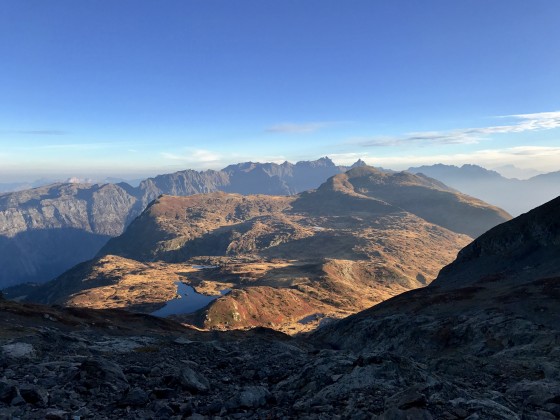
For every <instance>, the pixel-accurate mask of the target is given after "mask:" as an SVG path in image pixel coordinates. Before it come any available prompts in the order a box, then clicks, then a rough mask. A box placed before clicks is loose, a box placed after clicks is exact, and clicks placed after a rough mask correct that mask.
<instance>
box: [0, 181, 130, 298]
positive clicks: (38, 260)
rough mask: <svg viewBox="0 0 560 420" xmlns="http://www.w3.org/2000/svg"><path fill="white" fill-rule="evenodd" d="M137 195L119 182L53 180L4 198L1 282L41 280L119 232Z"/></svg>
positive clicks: (88, 255)
mask: <svg viewBox="0 0 560 420" xmlns="http://www.w3.org/2000/svg"><path fill="white" fill-rule="evenodd" d="M136 204H137V198H136V197H135V196H134V195H131V194H130V193H129V192H128V191H127V190H126V189H124V188H123V187H121V186H118V185H113V184H106V185H77V184H54V185H49V186H45V187H40V188H35V189H32V190H26V191H21V192H16V193H11V194H4V195H1V196H0V265H1V266H2V271H1V273H0V286H2V287H6V286H10V285H14V284H18V283H22V282H27V281H29V282H42V281H47V280H49V279H50V278H52V277H53V276H56V275H58V274H60V273H61V272H62V271H64V270H66V269H68V268H69V266H71V265H74V264H77V263H78V262H81V261H84V260H85V259H89V258H91V257H93V256H94V255H95V252H96V251H97V250H98V249H99V247H101V246H102V245H103V244H104V243H105V242H106V241H107V240H108V239H109V238H110V237H112V236H116V235H119V234H121V233H122V232H123V229H124V227H125V226H126V224H127V223H128V222H129V221H130V218H131V214H132V213H133V211H134V209H136V208H137V207H136Z"/></svg>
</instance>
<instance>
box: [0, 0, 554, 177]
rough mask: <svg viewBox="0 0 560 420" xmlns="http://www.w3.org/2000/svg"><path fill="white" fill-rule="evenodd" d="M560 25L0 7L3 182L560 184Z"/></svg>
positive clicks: (344, 13)
mask: <svg viewBox="0 0 560 420" xmlns="http://www.w3.org/2000/svg"><path fill="white" fill-rule="evenodd" d="M559 21H560V2H558V1H557V0H532V1H530V2H528V1H521V0H468V1H467V0H456V1H449V0H438V1H435V0H427V1H422V2H420V1H416V0H406V1H405V0H392V1H384V2H381V1H370V0H368V1H357V0H356V1H353V0H350V1H340V0H339V1H331V0H305V1H302V0H282V1H268V0H255V1H245V0H237V1H226V0H221V1H215V0H204V1H202V0H196V1H194V0H193V1H189V0H184V1H165V2H157V1H147V0H134V1H128V0H119V1H112V0H98V1H92V0H82V1H75V0H67V1H61V0H51V1H48V2H46V1H44V0H25V1H21V0H0V57H1V63H2V64H1V65H0V182H3V181H8V180H16V179H35V178H37V177H41V176H45V177H49V176H54V177H56V176H71V175H75V176H84V177H85V176H90V177H91V176H93V177H95V176H105V175H115V176H125V177H127V176H130V177H135V176H144V175H152V174H157V173H164V172H172V171H176V170H180V169H185V168H193V169H205V168H221V167H223V166H225V165H227V164H229V163H234V162H238V161H245V160H253V161H278V162H281V161H283V160H290V161H296V160H302V159H316V158H318V157H321V156H325V155H328V156H330V157H331V158H333V160H335V162H337V163H344V164H345V163H351V162H352V161H354V160H356V159H357V158H359V157H362V158H363V159H364V160H366V161H367V162H368V163H370V164H373V165H379V166H385V167H391V168H395V169H402V168H406V167H408V166H411V165H419V164H423V163H426V164H429V163H435V162H444V163H454V164H462V163H479V164H482V165H485V166H487V167H497V166H500V165H503V164H515V165H517V166H519V167H524V168H529V167H531V168H535V169H538V170H541V171H552V170H560V95H559V92H560V42H558V40H560V25H558V22H559Z"/></svg>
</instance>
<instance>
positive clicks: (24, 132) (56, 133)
mask: <svg viewBox="0 0 560 420" xmlns="http://www.w3.org/2000/svg"><path fill="white" fill-rule="evenodd" d="M0 133H2V134H19V135H32V136H65V135H67V134H69V132H68V131H64V130H0Z"/></svg>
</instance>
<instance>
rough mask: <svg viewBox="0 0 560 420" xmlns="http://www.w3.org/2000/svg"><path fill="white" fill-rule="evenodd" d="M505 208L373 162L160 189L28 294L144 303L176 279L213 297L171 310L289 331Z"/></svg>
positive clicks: (422, 262) (378, 293) (93, 302)
mask: <svg viewBox="0 0 560 420" xmlns="http://www.w3.org/2000/svg"><path fill="white" fill-rule="evenodd" d="M404 209H407V210H408V211H406V210H404ZM445 209H448V212H452V213H453V216H449V215H448V214H447V213H446V211H445ZM419 215H421V216H422V217H419ZM506 217H507V214H506V213H504V212H502V211H501V210H499V209H496V208H493V207H491V206H488V205H486V204H484V203H482V202H480V201H478V200H476V199H473V198H471V197H468V196H464V195H461V194H459V193H457V192H455V191H450V190H449V189H448V188H447V187H445V186H444V185H442V184H440V183H437V182H435V181H433V180H431V179H428V178H426V177H418V176H414V175H411V174H404V173H395V174H386V173H383V172H380V171H378V170H376V169H373V168H369V167H360V168H355V169H352V170H350V171H349V172H347V173H346V174H340V175H336V176H335V177H332V178H330V179H329V180H328V181H327V182H326V183H325V184H323V185H322V186H321V187H320V188H319V189H318V190H317V191H312V192H306V193H303V194H300V195H297V196H290V197H288V196H264V195H256V196H241V195H236V194H225V193H211V194H202V195H193V196H188V197H170V196H163V197H160V198H159V199H158V200H156V201H155V202H154V203H153V204H152V205H151V206H150V207H149V208H148V209H147V210H146V211H145V212H144V213H143V214H142V215H141V216H140V217H139V218H137V219H136V220H135V221H134V222H133V223H132V224H131V225H130V226H129V227H128V229H127V230H126V232H125V233H124V234H123V235H121V236H120V237H118V238H114V239H112V240H111V241H109V243H108V244H107V245H106V246H105V247H104V248H103V249H102V250H101V252H100V256H99V258H97V259H96V260H94V261H92V262H89V263H85V264H82V265H80V266H77V267H75V268H74V269H72V270H70V271H68V272H67V273H65V274H63V275H62V276H60V277H59V278H58V279H56V280H54V281H52V282H49V283H47V284H46V285H44V286H42V287H40V288H39V289H38V290H35V291H34V292H31V293H29V294H28V295H27V297H26V299H27V300H30V301H35V302H40V303H50V304H53V303H55V304H61V305H70V306H81V307H90V308H99V309H101V308H124V309H129V310H136V311H143V312H147V313H150V312H151V311H154V310H156V309H158V308H161V307H163V306H164V304H165V303H166V302H167V301H169V300H170V299H171V298H173V297H174V295H173V294H172V293H173V290H174V289H175V290H177V287H178V286H177V284H178V283H179V282H180V283H185V284H188V285H190V286H193V287H194V288H195V289H194V291H193V292H191V293H195V292H196V293H205V294H207V295H214V296H216V297H217V299H215V300H214V301H213V302H211V303H209V304H208V306H205V305H206V304H204V305H202V306H201V307H200V308H196V309H199V310H197V311H196V312H194V311H195V310H196V309H192V310H190V311H186V310H185V311H183V312H182V313H181V312H175V315H176V319H180V320H182V321H183V322H186V323H189V324H193V325H196V326H198V327H201V328H208V329H216V328H217V329H235V328H246V327H254V326H266V327H271V328H275V329H277V330H280V331H284V332H288V333H292V334H293V333H296V332H300V331H305V330H310V329H313V328H315V327H316V326H317V325H318V324H319V323H321V322H323V321H325V322H327V321H329V320H331V319H333V318H341V317H344V316H347V315H349V314H352V313H356V312H359V311H360V310H363V309H366V308H368V307H370V306H372V305H373V304H375V303H379V302H380V301H382V300H385V299H388V298H390V297H392V296H395V295H397V294H399V293H402V292H404V291H407V290H410V289H413V288H417V287H421V286H424V285H426V284H427V283H428V282H430V281H431V279H433V278H435V276H436V275H437V272H438V271H439V270H440V268H441V267H443V266H444V265H446V264H447V263H449V262H450V261H451V260H452V259H453V258H454V256H455V254H456V253H457V252H458V250H459V249H460V248H461V247H463V246H464V245H466V244H467V243H468V241H469V240H470V239H469V238H468V237H467V236H466V235H464V234H460V233H459V232H463V231H467V232H469V233H472V234H475V233H476V232H477V230H483V229H486V228H488V227H490V226H493V225H495V224H496V223H498V222H499V221H504V220H505V219H506ZM426 219H430V220H431V222H428V221H426ZM442 226H445V227H442ZM452 230H455V232H453V231H452ZM154 273H156V274H154ZM223 291H227V292H223ZM220 292H222V294H225V295H224V296H221V297H219V296H220ZM191 298H194V296H191ZM188 299H189V297H187V298H186V300H187V301H188Z"/></svg>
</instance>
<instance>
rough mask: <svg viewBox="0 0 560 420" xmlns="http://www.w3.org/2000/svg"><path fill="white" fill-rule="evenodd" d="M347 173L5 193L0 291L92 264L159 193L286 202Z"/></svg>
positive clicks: (281, 172) (227, 174)
mask: <svg viewBox="0 0 560 420" xmlns="http://www.w3.org/2000/svg"><path fill="white" fill-rule="evenodd" d="M357 164H358V165H359V164H360V163H359V162H357ZM347 169H348V168H347V167H343V166H336V165H335V164H334V163H333V162H332V160H330V159H329V158H326V157H325V158H321V159H319V160H316V161H311V162H298V163H296V164H292V163H288V162H285V163H283V164H281V165H278V164H274V163H264V164H261V163H252V162H248V163H240V164H237V165H231V166H228V167H227V168H224V169H223V170H221V171H212V170H208V171H202V172H198V171H193V170H185V171H180V172H176V173H173V174H168V175H160V176H157V177H155V178H149V179H146V180H144V181H142V182H141V183H140V185H139V186H138V187H132V186H130V185H129V184H127V183H118V184H104V185H99V184H94V185H90V184H79V183H59V184H51V185H46V186H41V187H38V188H33V189H29V190H24V191H18V192H12V193H4V194H0V265H1V266H2V267H3V270H2V271H1V272H0V288H3V287H7V286H11V285H14V284H18V283H23V282H44V281H47V280H50V279H51V278H53V277H55V276H57V275H59V274H61V273H62V272H64V271H65V270H67V269H68V268H70V267H72V266H73V265H75V264H77V263H78V262H80V261H85V260H87V259H90V258H92V257H93V256H94V255H95V254H96V253H97V251H99V249H100V248H101V246H103V244H104V243H105V242H106V241H107V240H108V239H109V238H110V237H114V236H117V235H119V234H121V233H122V232H123V231H124V228H125V227H126V226H127V225H128V224H129V223H130V222H131V221H132V220H134V218H135V217H136V216H138V215H139V214H140V213H141V212H142V211H143V210H144V208H145V207H146V206H147V205H148V204H149V203H150V202H151V201H153V200H154V199H156V198H157V197H158V196H159V195H161V194H169V195H180V196H183V195H191V194H197V193H209V192H215V191H226V192H236V193H241V194H276V195H289V194H295V193H297V192H301V191H304V190H306V189H309V188H316V187H318V186H319V185H320V184H321V182H323V181H324V180H325V179H327V178H328V177H330V176H332V175H335V174H338V173H341V172H344V171H345V170H347Z"/></svg>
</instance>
